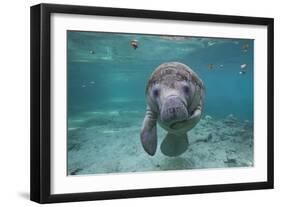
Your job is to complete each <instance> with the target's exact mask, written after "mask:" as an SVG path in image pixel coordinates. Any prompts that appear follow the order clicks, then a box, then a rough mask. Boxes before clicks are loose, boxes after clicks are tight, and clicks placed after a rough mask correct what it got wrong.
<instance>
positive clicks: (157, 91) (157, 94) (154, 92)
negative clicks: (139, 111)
mask: <svg viewBox="0 0 281 207" xmlns="http://www.w3.org/2000/svg"><path fill="white" fill-rule="evenodd" d="M159 93H160V91H159V89H158V88H155V89H154V90H153V91H152V94H153V97H154V98H157V97H158V96H159Z"/></svg>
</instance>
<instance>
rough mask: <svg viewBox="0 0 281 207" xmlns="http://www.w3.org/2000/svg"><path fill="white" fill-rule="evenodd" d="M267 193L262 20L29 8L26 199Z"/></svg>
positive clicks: (266, 60)
mask: <svg viewBox="0 0 281 207" xmlns="http://www.w3.org/2000/svg"><path fill="white" fill-rule="evenodd" d="M269 188H273V19H271V18H261V17H242V16H226V15H213V14H195V13H180V12H168V11H152V10H151V11H150V10H135V9H120V8H102V7H87V6H70V5H55V4H40V5H35V6H33V7H31V200H33V201H36V202H39V203H52V202H68V201H85V200H100V199H116V198H131V197H144V196H162V195H178V194H194V193H209V192H223V191H237V190H254V189H269Z"/></svg>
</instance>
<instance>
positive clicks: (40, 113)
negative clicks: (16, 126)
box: [30, 4, 274, 203]
mask: <svg viewBox="0 0 281 207" xmlns="http://www.w3.org/2000/svg"><path fill="white" fill-rule="evenodd" d="M52 13H67V14H83V15H100V16H113V17H134V18H151V19H166V20H182V21H194V22H207V23H213V22H218V23H232V24H248V25H264V26H266V27H267V45H268V47H267V60H268V61H267V76H268V85H267V94H268V96H267V104H268V105H267V114H268V117H267V127H268V128H267V129H268V131H267V181H265V182H249V183H236V184H218V185H203V186H186V187H167V188H153V189H136V190H121V191H105V192H85V193H74V194H51V191H50V189H51V182H50V181H51V177H50V176H51V175H50V170H51V160H50V151H51V143H50V136H51V134H50V130H51V114H50V111H51V110H50V107H51V104H50V102H51V90H50V80H51V74H50V72H51V70H50V67H51V65H50V58H51V56H50V52H51V50H50V32H51V25H50V24H51V22H50V15H51V14H52ZM30 24H31V36H30V42H31V46H30V47H31V58H30V62H31V140H30V141H31V151H30V161H31V169H30V172H31V174H30V192H31V193H30V199H31V200H32V201H35V202H38V203H54V202H70V201H88V200H102V199H118V198H133V197H146V196H165V195H179V194H195V193H211V192H225V191H241V190H255V189H271V188H273V177H274V170H273V165H274V162H273V154H274V152H273V149H274V147H273V130H274V129H273V126H274V124H273V120H274V117H273V115H274V112H273V110H274V109H273V94H274V89H273V85H274V83H273V77H274V72H273V61H274V60H273V56H274V55H273V46H274V42H273V41H274V40H273V38H274V36H273V35H274V32H273V28H274V20H273V19H272V18H260V17H246V16H228V15H213V14H195V13H182V12H168V11H152V10H136V9H121V8H103V7H89V6H72V5H56V4H39V5H35V6H32V7H31V22H30Z"/></svg>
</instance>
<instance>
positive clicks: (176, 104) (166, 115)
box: [160, 96, 188, 126]
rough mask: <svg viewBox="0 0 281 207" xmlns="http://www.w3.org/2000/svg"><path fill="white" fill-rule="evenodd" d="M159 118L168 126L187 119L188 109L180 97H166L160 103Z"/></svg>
mask: <svg viewBox="0 0 281 207" xmlns="http://www.w3.org/2000/svg"><path fill="white" fill-rule="evenodd" d="M160 118H161V121H162V122H164V123H166V124H167V125H168V126H170V125H172V124H174V123H177V122H181V121H185V120H187V118H188V111H187V109H186V106H185V104H184V102H183V101H182V100H181V98H180V97H178V96H169V97H167V98H166V99H165V101H164V103H163V105H162V109H161V114H160Z"/></svg>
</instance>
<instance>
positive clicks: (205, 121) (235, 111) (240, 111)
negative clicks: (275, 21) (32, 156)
mask: <svg viewBox="0 0 281 207" xmlns="http://www.w3.org/2000/svg"><path fill="white" fill-rule="evenodd" d="M132 40H137V41H138V47H137V48H136V49H134V47H133V46H132V44H131V41H132ZM67 44H68V45H67V89H68V91H67V95H68V98H67V108H68V174H69V175H77V174H95V173H117V172H118V173H119V172H135V171H140V172H143V171H155V170H179V169H195V168H216V167H235V166H239V167H241V166H252V165H253V67H254V65H253V55H254V54H253V47H254V40H249V39H247V40H246V39H219V38H204V37H171V36H159V35H141V34H118V33H101V32H79V31H68V33H67ZM170 61H177V62H181V63H184V64H186V65H188V66H189V67H191V68H192V70H194V71H195V72H196V73H197V74H198V75H199V77H200V78H201V79H202V80H203V82H204V84H205V87H206V99H205V110H204V115H203V118H202V120H201V121H200V122H199V124H198V126H196V127H195V128H194V129H192V130H191V131H190V132H189V134H191V135H193V136H192V137H190V136H189V137H190V143H191V144H190V148H189V150H188V151H187V152H186V153H184V154H183V155H182V156H180V157H176V158H169V157H165V156H164V155H163V154H161V151H160V150H157V153H156V156H154V157H150V156H149V155H147V154H146V153H145V151H144V150H143V149H142V146H141V144H140V140H139V133H140V128H141V125H142V121H143V118H144V113H145V108H146V102H145V94H144V91H145V86H146V82H147V80H148V78H149V77H150V74H151V73H152V72H153V71H154V69H155V68H156V67H157V66H159V65H160V64H162V63H164V62H170ZM243 64H246V65H244V69H243ZM164 136H165V131H164V130H163V129H161V128H160V127H158V137H159V139H162V138H161V137H164ZM208 137H209V138H210V137H211V138H210V139H207V138H208ZM204 139H205V141H204ZM200 140H201V141H200ZM202 140H203V141H202ZM201 145H203V147H202V146H201ZM236 145H237V146H236ZM218 146H219V147H218ZM202 148H204V150H202ZM200 149H201V151H200ZM212 149H217V151H215V154H214V155H213V159H212V160H209V158H210V151H212ZM194 153H195V154H194ZM196 153H197V154H196ZM208 153H209V154H208ZM196 156H197V157H196ZM231 156H232V157H233V156H234V157H235V159H234V158H233V159H229V157H231ZM229 160H230V161H229ZM241 160H242V161H241Z"/></svg>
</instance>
